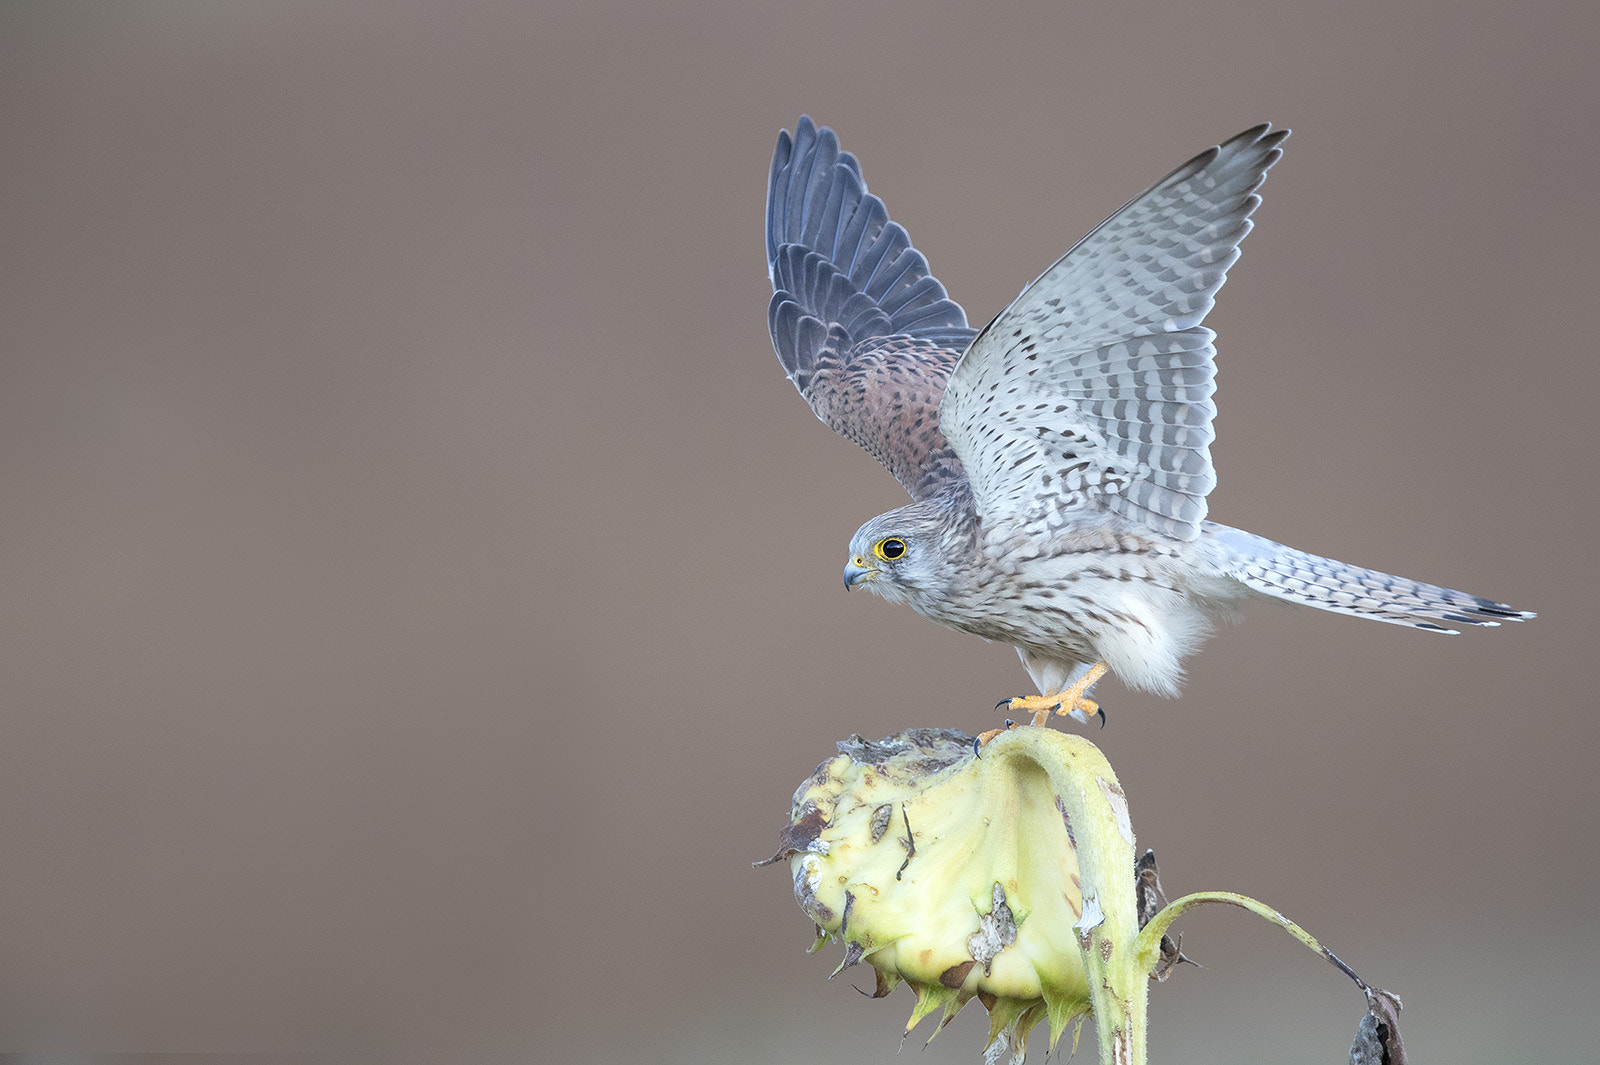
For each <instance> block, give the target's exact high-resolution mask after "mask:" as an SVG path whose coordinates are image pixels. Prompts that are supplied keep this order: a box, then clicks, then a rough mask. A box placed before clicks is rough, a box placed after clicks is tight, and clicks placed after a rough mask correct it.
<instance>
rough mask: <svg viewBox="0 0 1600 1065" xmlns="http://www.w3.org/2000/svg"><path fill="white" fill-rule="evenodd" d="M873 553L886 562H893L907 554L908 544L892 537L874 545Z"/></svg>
mask: <svg viewBox="0 0 1600 1065" xmlns="http://www.w3.org/2000/svg"><path fill="white" fill-rule="evenodd" d="M872 553H873V554H874V555H877V556H878V557H879V558H881V559H883V560H884V561H885V562H893V561H894V560H895V559H897V558H901V557H902V556H904V555H905V553H906V542H905V541H904V540H902V539H900V537H898V536H891V537H889V538H888V539H887V540H879V541H878V542H877V543H875V544H873V545H872Z"/></svg>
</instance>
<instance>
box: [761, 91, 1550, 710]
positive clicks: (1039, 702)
mask: <svg viewBox="0 0 1600 1065" xmlns="http://www.w3.org/2000/svg"><path fill="white" fill-rule="evenodd" d="M1288 135H1289V131H1288V130H1286V129H1285V130H1277V131H1271V132H1269V126H1268V125H1266V124H1263V125H1259V126H1256V127H1254V128H1253V129H1248V130H1245V131H1244V132H1243V133H1241V134H1239V135H1238V136H1237V137H1234V138H1233V139H1232V140H1230V141H1228V142H1227V143H1225V144H1222V145H1220V146H1218V147H1215V148H1210V149H1208V150H1206V151H1204V152H1201V153H1200V154H1199V155H1197V156H1195V157H1194V158H1193V159H1191V160H1189V161H1188V162H1187V163H1184V164H1183V165H1182V166H1180V167H1178V168H1177V169H1176V170H1174V171H1173V172H1172V173H1170V174H1168V175H1167V176H1166V177H1164V178H1162V179H1161V180H1160V181H1158V182H1157V183H1156V184H1155V185H1153V186H1151V187H1150V188H1149V189H1148V190H1146V191H1145V192H1142V193H1140V194H1139V195H1138V196H1136V197H1135V198H1134V199H1133V200H1131V201H1130V202H1129V203H1128V204H1127V205H1126V206H1124V207H1123V208H1122V209H1121V210H1120V211H1118V212H1117V213H1116V214H1114V215H1112V216H1111V217H1110V218H1108V219H1107V220H1106V221H1104V222H1102V223H1101V224H1100V225H1099V226H1097V227H1095V229H1094V230H1093V231H1092V232H1090V233H1089V235H1088V236H1086V237H1084V238H1083V239H1082V240H1080V241H1079V242H1078V243H1077V244H1076V245H1074V246H1073V248H1072V249H1071V250H1070V251H1068V252H1067V254H1066V255H1064V256H1062V257H1061V258H1060V259H1059V260H1057V261H1056V263H1055V265H1053V266H1051V267H1050V268H1049V269H1048V270H1046V271H1045V272H1044V274H1043V275H1042V276H1041V277H1039V278H1038V280H1036V281H1034V282H1033V283H1032V284H1030V285H1028V286H1027V287H1026V288H1025V289H1023V290H1022V293H1021V295H1019V296H1018V297H1017V298H1016V300H1015V301H1013V302H1012V304H1011V305H1010V306H1009V307H1007V308H1006V309H1005V310H1003V311H1001V312H1000V314H999V316H998V317H996V318H995V319H994V321H992V322H990V323H989V324H988V325H987V326H986V327H984V328H983V329H981V330H975V329H972V328H971V327H970V326H968V324H967V317H966V313H965V312H964V311H963V310H962V309H961V307H960V305H958V304H957V303H955V302H954V301H953V300H951V299H949V297H948V296H947V295H946V293H945V289H944V286H943V285H941V284H940V283H939V281H938V279H937V278H935V277H934V276H933V275H932V273H931V272H930V271H929V268H928V261H927V259H926V258H924V257H923V255H922V253H921V252H919V251H917V250H916V249H915V248H913V247H912V246H911V240H910V238H909V237H908V236H907V235H906V231H905V229H904V228H902V227H901V226H900V225H898V224H896V223H895V222H892V221H890V220H889V215H888V212H887V211H886V210H885V208H884V206H883V201H882V200H880V199H879V198H878V197H877V196H874V195H872V194H871V193H869V192H868V191H867V186H866V183H865V182H864V181H863V180H862V177H861V164H860V163H859V162H858V161H857V160H856V157H855V156H853V155H851V154H850V153H848V152H844V151H841V150H840V148H839V139H838V137H837V136H835V134H834V132H833V131H832V130H831V129H827V128H822V129H818V128H817V127H816V126H815V125H813V123H812V122H811V120H810V119H809V118H806V117H802V118H801V119H800V121H799V123H798V124H797V125H796V127H795V133H794V136H793V137H790V135H789V133H788V131H787V130H785V131H782V132H780V133H779V135H778V147H777V151H776V152H775V153H774V155H773V159H772V172H771V176H770V179H769V182H768V186H767V263H768V268H769V276H770V278H771V280H772V288H773V296H772V302H771V304H770V305H769V307H768V312H767V313H768V324H769V326H770V328H771V331H772V343H773V347H774V348H775V349H776V350H777V353H778V358H779V359H780V360H781V361H782V363H783V368H784V369H785V370H786V371H787V372H788V376H789V379H790V380H791V381H793V382H794V384H795V386H796V387H797V388H799V390H800V394H801V395H802V396H804V397H805V400H806V402H807V403H809V404H810V405H811V409H812V410H813V411H815V412H816V414H817V417H818V418H820V419H821V420H822V421H823V422H825V423H827V424H828V425H829V426H831V427H832V428H833V429H834V430H835V431H836V432H838V433H839V434H840V435H841V436H843V437H845V438H846V439H848V440H851V441H854V442H855V443H856V444H859V445H860V446H861V447H863V448H865V449H866V450H867V451H868V452H869V453H870V454H871V455H872V456H873V457H874V458H876V459H877V460H878V461H879V462H881V463H883V465H884V466H886V467H887V468H888V469H889V472H890V473H892V474H894V476H895V478H896V479H897V480H899V482H900V483H901V484H902V485H903V486H904V487H905V488H906V490H907V491H908V492H910V493H911V497H912V499H913V500H914V502H912V503H910V504H909V505H907V506H903V507H900V508H898V509H896V510H891V511H889V512H888V513H887V514H880V515H879V516H878V517H876V518H873V519H872V520H870V521H868V522H867V523H866V524H865V525H863V526H861V528H860V529H859V530H858V531H857V532H856V534H855V536H854V537H853V538H852V539H851V541H850V561H849V564H848V565H847V566H846V567H845V571H844V580H845V584H846V586H848V587H852V588H854V587H858V586H859V587H865V588H868V589H870V590H872V591H874V592H876V593H877V594H879V595H881V596H883V597H884V598H885V599H888V600H890V601H892V602H898V603H906V604H909V605H910V606H911V607H912V609H914V610H916V611H917V612H918V613H919V614H922V615H923V616H924V617H928V618H932V619H933V620H934V621H937V622H940V623H941V624H944V625H948V626H950V627H951V628H955V629H960V630H961V631H963V632H970V633H975V634H976V635H979V636H982V637H985V638H986V639H990V640H998V641H1002V642H1004V643H1008V644H1011V645H1013V646H1014V647H1016V649H1017V653H1018V654H1019V655H1020V656H1021V657H1022V663H1023V665H1024V666H1025V667H1026V668H1027V670H1028V674H1029V675H1030V676H1031V677H1032V679H1033V682H1034V684H1035V685H1036V686H1037V687H1038V689H1039V692H1040V694H1039V695H1037V696H1023V697H1018V698H1015V699H1012V700H1009V702H1008V704H1007V703H1002V705H1009V707H1010V708H1011V709H1013V710H1028V711H1033V712H1034V719H1033V722H1034V724H1043V723H1044V721H1045V720H1046V719H1047V718H1048V717H1049V715H1050V712H1051V711H1052V710H1054V711H1056V712H1058V713H1062V714H1068V713H1070V714H1073V716H1076V717H1079V718H1085V719H1086V717H1087V715H1088V714H1092V713H1094V712H1095V711H1096V710H1097V707H1096V705H1095V704H1094V703H1093V702H1091V701H1090V700H1089V699H1088V698H1086V696H1087V693H1088V691H1089V689H1090V687H1091V686H1092V685H1093V684H1094V683H1095V681H1097V680H1098V679H1099V678H1100V677H1101V676H1102V675H1104V674H1105V672H1106V671H1107V670H1108V669H1109V671H1110V672H1112V673H1114V674H1115V675H1116V676H1117V677H1118V678H1120V679H1121V680H1122V681H1123V682H1124V683H1126V684H1128V685H1129V686H1131V687H1133V688H1139V689H1144V690H1148V691H1154V692H1158V693H1160V694H1162V695H1168V696H1171V695H1175V694H1176V693H1177V690H1178V682H1179V680H1180V678H1181V677H1182V674H1183V670H1182V661H1183V659H1184V658H1185V656H1187V655H1188V654H1189V653H1190V652H1192V651H1193V650H1195V648H1196V646H1197V645H1198V644H1199V642H1200V641H1201V640H1202V639H1203V638H1204V637H1205V635H1206V634H1207V633H1208V632H1209V631H1210V628H1211V622H1212V621H1213V620H1214V619H1215V618H1217V617H1218V616H1220V615H1222V614H1224V613H1226V612H1228V611H1229V608H1230V607H1231V606H1232V605H1234V604H1235V603H1237V602H1238V601H1239V600H1243V599H1248V598H1253V597H1260V596H1272V597H1274V598H1278V599H1285V600H1288V601H1289V602H1292V603H1303V604H1306V605H1308V606H1314V607H1319V608H1321V609H1323V610H1332V611H1337V612H1339V613H1342V614H1351V615H1354V616H1355V617H1361V618H1373V619H1376V620H1378V621H1388V622H1393V623H1395V624H1400V625H1412V626H1415V627H1417V628H1419V629H1426V630H1428V631H1430V632H1447V633H1448V632H1455V631H1456V630H1454V629H1452V628H1449V627H1447V624H1465V625H1497V624H1499V623H1500V622H1501V621H1505V620H1512V621H1522V620H1524V619H1527V618H1531V617H1533V616H1534V615H1533V614H1531V613H1527V612H1524V611H1520V610H1513V609H1512V608H1511V607H1509V606H1507V605H1505V604H1504V603H1497V602H1495V601H1493V600H1491V599H1481V598H1479V597H1477V596H1474V595H1467V594H1466V593H1464V592H1457V591H1452V590H1450V589H1448V588H1439V587H1435V586H1434V585H1431V584H1420V583H1418V582H1416V581H1412V580H1407V579H1406V578H1403V577H1395V576H1391V575H1390V574H1387V573H1379V572H1377V571H1375V570H1369V569H1361V568H1360V567H1357V566H1351V565H1347V564H1345V563H1343V562H1336V561H1334V560H1333V559H1328V558H1319V557H1318V556H1316V555H1310V554H1306V553H1305V552H1303V551H1296V550H1294V549H1293V548H1289V547H1285V546H1283V545H1282V544H1277V543H1273V542H1272V541H1270V540H1266V539H1263V538H1262V537H1259V536H1256V535H1254V534H1252V533H1247V532H1244V531H1243V530H1240V529H1233V528H1229V527H1228V526H1226V525H1219V524H1217V523H1216V522H1213V521H1208V520H1206V495H1207V493H1209V492H1210V491H1211V489H1212V487H1213V486H1214V485H1215V483H1216V475H1215V472H1214V471H1213V469H1212V465H1211V454H1210V443H1211V441H1212V439H1213V436H1214V434H1213V431H1212V426H1211V422H1212V418H1213V417H1214V416H1215V414H1216V408H1215V406H1214V405H1213V404H1212V401H1211V396H1212V393H1213V391H1214V390H1215V385H1214V377H1215V372H1216V366H1215V363H1214V362H1213V361H1212V360H1213V356H1214V355H1215V348H1214V347H1213V346H1212V341H1213V340H1214V339H1215V336H1216V334H1215V333H1213V332H1212V331H1211V330H1210V329H1207V328H1205V327H1204V326H1203V325H1201V322H1202V321H1203V320H1204V319H1205V316H1206V313H1207V312H1208V311H1210V309H1211V307H1212V301H1213V298H1214V297H1215V295H1216V293H1217V290H1218V289H1220V288H1221V287H1222V283H1223V281H1224V280H1225V279H1226V277H1227V270H1228V267H1229V266H1231V265H1232V264H1233V263H1234V261H1235V260H1237V259H1238V258H1239V243H1240V242H1241V241H1242V240H1244V237H1245V235H1246V234H1247V233H1249V232H1250V229H1251V225H1252V223H1251V221H1250V215H1251V214H1252V213H1253V212H1254V211H1255V209H1256V207H1257V206H1258V205H1259V204H1260V202H1261V199H1260V197H1259V196H1257V195H1256V189H1258V188H1259V187H1260V186H1261V183H1262V181H1263V180H1264V179H1265V177H1266V172H1267V170H1268V168H1270V167H1271V166H1272V164H1273V163H1275V162H1277V160H1278V158H1279V156H1280V155H1281V154H1282V150H1281V148H1280V147H1279V145H1280V144H1281V143H1282V142H1283V140H1284V138H1285V137H1287V136H1288ZM1441 622H1443V623H1447V624H1441Z"/></svg>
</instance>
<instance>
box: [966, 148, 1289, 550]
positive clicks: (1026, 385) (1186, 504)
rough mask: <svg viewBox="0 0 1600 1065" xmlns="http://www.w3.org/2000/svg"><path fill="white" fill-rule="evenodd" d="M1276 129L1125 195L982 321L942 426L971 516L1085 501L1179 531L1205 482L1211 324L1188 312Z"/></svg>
mask: <svg viewBox="0 0 1600 1065" xmlns="http://www.w3.org/2000/svg"><path fill="white" fill-rule="evenodd" d="M1288 135H1289V131H1288V130H1286V129H1285V130H1278V131H1276V132H1272V133H1269V132H1268V126H1267V125H1265V124H1263V125H1260V126H1256V127H1255V128H1254V129H1248V130H1246V131H1245V132H1243V133H1241V134H1239V135H1238V136H1237V137H1235V138H1233V139H1232V140H1230V141H1228V142H1227V143H1226V144H1223V145H1221V146H1220V147H1216V148H1211V149H1209V150H1208V151H1205V152H1202V153H1201V154H1199V155H1197V156H1195V157H1194V158H1193V159H1191V160H1189V161H1188V162H1187V163H1185V164H1183V165H1182V166H1180V167H1179V168H1178V169H1176V170H1174V171H1173V172H1172V173H1171V174H1169V175H1167V176H1166V177H1165V178H1163V179H1162V180H1161V181H1160V182H1158V183H1157V184H1155V185H1154V186H1152V187H1151V188H1150V189H1148V190H1146V191H1145V192H1143V193H1141V194H1140V195H1139V196H1137V197H1135V198H1134V199H1133V200H1132V201H1130V202H1129V203H1128V204H1127V205H1126V206H1124V207H1123V208H1122V209H1121V210H1120V211H1118V212H1117V213H1116V214H1114V215H1112V216H1111V217H1110V218H1108V219H1106V220H1105V221H1104V222H1102V223H1100V225H1099V226H1097V227H1095V229H1094V230H1093V231H1092V232H1091V233H1090V234H1089V235H1088V236H1086V237H1084V238H1083V239H1082V240H1081V241H1079V242H1078V243H1077V244H1076V245H1075V246H1074V247H1073V248H1072V250H1071V251H1069V252H1067V254H1066V255H1064V256H1062V258H1061V259H1060V260H1058V261H1057V262H1056V264H1055V265H1054V266H1052V267H1050V269H1049V270H1047V271H1045V273H1044V275H1043V276H1042V277H1040V278H1039V279H1038V280H1037V281H1035V282H1034V283H1033V284H1031V285H1029V286H1028V287H1027V288H1025V289H1023V291H1022V294H1021V295H1019V296H1018V297H1017V298H1016V300H1015V301H1014V302H1013V303H1012V304H1011V306H1009V307H1007V308H1006V309H1005V310H1004V311H1002V312H1001V313H1000V315H999V317H997V318H996V319H995V320H994V321H992V322H990V323H989V325H988V326H987V327H985V328H984V330H983V331H982V333H981V334H980V335H979V336H978V338H977V339H976V340H975V341H973V344H972V347H971V348H970V349H969V350H968V351H967V353H966V356H965V357H964V358H963V359H962V361H961V364H960V365H959V366H957V367H956V369H955V371H954V373H953V374H952V376H951V378H950V382H949V386H948V388H947V389H946V392H945V397H944V403H943V409H942V424H943V427H944V432H945V435H946V436H947V437H948V438H949V441H950V444H951V446H952V447H953V448H954V450H955V452H956V454H957V455H958V456H960V458H961V461H962V462H963V463H964V464H965V466H966V472H967V476H968V477H969V479H970V480H971V482H972V491H973V500H974V503H975V504H976V506H977V508H978V513H979V515H980V516H981V517H982V518H983V520H984V521H985V522H986V523H992V524H1005V523H1018V522H1023V523H1027V524H1030V525H1037V526H1040V527H1045V528H1049V527H1053V526H1056V525H1060V524H1064V523H1067V522H1070V521H1072V520H1075V519H1080V518H1081V517H1083V516H1084V514H1085V512H1086V511H1088V512H1092V511H1093V510H1096V509H1098V510H1101V511H1105V512H1110V513H1112V514H1117V515H1120V516H1122V517H1125V518H1128V519H1130V520H1132V521H1134V522H1137V523H1139V524H1142V525H1144V526H1146V527H1148V528H1153V529H1156V530H1159V531H1160V532H1163V533H1165V534H1167V535H1169V536H1175V537H1178V538H1180V539H1185V540H1192V539H1194V538H1195V537H1196V536H1198V535H1199V530H1200V522H1201V521H1202V520H1203V519H1204V518H1205V515H1206V494H1207V493H1208V492H1210V491H1211V489H1212V487H1213V486H1214V485H1215V484H1216V474H1215V472H1214V471H1213V470H1212V466H1211V452H1210V444H1211V441H1212V439H1213V438H1214V433H1213V431H1212V427H1211V420H1212V418H1213V417H1214V416H1215V414H1216V407H1215V406H1214V405H1213V404H1212V402H1211V395H1212V392H1213V391H1215V384H1214V377H1215V374H1216V364H1215V363H1214V362H1213V361H1212V360H1213V356H1214V355H1215V354H1216V351H1215V348H1213V347H1212V341H1213V339H1215V337H1216V334H1215V333H1213V332H1212V331H1211V330H1209V329H1207V328H1205V327H1204V326H1202V325H1201V324H1200V322H1201V321H1202V320H1203V319H1204V318H1205V316H1206V313H1207V312H1208V311H1210V310H1211V306H1212V300H1213V297H1214V296H1215V295H1216V293H1217V290H1218V289H1220V288H1221V287H1222V283H1223V281H1224V280H1226V278H1227V271H1228V267H1229V266H1231V265H1233V263H1234V261H1235V260H1236V259H1238V257H1239V242H1240V241H1242V240H1243V239H1244V237H1245V234H1247V233H1249V232H1250V229H1251V222H1250V215H1251V213H1252V212H1254V211H1255V209H1256V207H1257V206H1259V205H1260V203H1261V198H1260V197H1259V196H1257V195H1255V193H1254V190H1255V189H1256V188H1258V187H1260V185H1261V182H1262V181H1263V180H1264V179H1265V177H1266V172H1267V169H1268V168H1269V167H1271V166H1272V164H1273V163H1275V162H1277V161H1278V158H1279V156H1281V155H1282V154H1283V153H1282V150H1281V149H1279V147H1278V144H1279V143H1280V142H1282V141H1283V139H1284V138H1285V137H1287V136H1288Z"/></svg>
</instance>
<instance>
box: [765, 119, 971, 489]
mask: <svg viewBox="0 0 1600 1065" xmlns="http://www.w3.org/2000/svg"><path fill="white" fill-rule="evenodd" d="M767 268H768V275H769V277H770V278H771V280H772V288H773V294H772V302H771V303H770V304H768V307H767V324H768V327H769V329H770V331H771V333H772V346H773V349H774V350H775V351H776V352H777V354H778V359H779V361H781V362H782V363H783V368H784V371H785V373H787V374H788V376H789V379H790V380H791V381H793V382H794V383H795V386H796V387H797V388H798V389H799V390H800V394H801V395H802V396H804V397H805V399H806V402H807V403H809V404H810V406H811V409H812V410H813V411H814V412H816V415H817V417H819V418H821V419H822V420H823V421H824V422H825V423H827V425H828V426H829V427H831V428H832V429H833V430H834V431H835V432H837V433H839V434H840V435H841V436H843V437H845V438H846V439H848V440H851V441H853V442H854V443H856V444H859V445H860V446H861V447H863V448H865V449H866V450H867V451H868V452H869V453H870V454H872V455H873V457H874V458H876V459H878V461H879V462H882V463H883V464H884V465H885V466H886V467H888V469H889V471H890V472H891V473H893V474H894V476H895V478H896V479H897V480H899V481H900V483H901V484H902V485H904V486H905V488H906V490H907V491H909V492H910V493H911V494H912V495H913V496H915V497H917V498H922V497H924V496H925V495H928V494H930V493H932V492H933V491H936V490H937V488H938V487H939V485H940V484H942V483H944V482H945V481H946V480H947V479H948V477H950V476H951V475H952V471H959V468H960V465H959V463H958V462H957V461H956V460H955V458H954V456H953V455H952V454H951V453H950V450H949V448H948V446H947V444H946V442H945V440H944V437H943V436H942V435H941V434H940V433H939V402H940V399H941V397H942V396H943V394H944V386H945V380H946V379H947V378H948V377H949V375H950V371H951V369H952V368H953V367H954V366H955V363H956V360H957V358H958V357H959V356H960V354H961V352H962V351H963V350H965V348H966V346H967V344H968V343H969V342H970V341H971V340H972V337H973V336H974V335H975V334H976V330H974V329H972V328H971V327H970V326H969V325H968V324H967V316H966V312H965V311H963V310H962V309H961V307H960V305H959V304H957V303H956V302H955V301H954V300H951V299H950V298H949V296H948V295H947V294H946V292H945V289H944V286H943V285H942V284H940V283H939V280H938V278H936V277H934V276H933V274H932V271H931V270H930V269H929V267H928V261H927V259H926V258H925V257H924V256H923V254H922V253H921V252H919V251H918V250H917V249H916V248H914V247H913V246H912V244H911V238H910V237H909V236H908V235H907V233H906V231H905V229H904V228H903V227H902V226H900V225H899V224H898V223H896V222H894V221H891V220H890V218H889V212H888V210H887V209H886V208H885V207H884V205H883V201H882V200H880V199H879V198H878V197H877V196H874V195H873V194H872V193H870V192H868V191H867V186H866V182H865V181H863V180H862V177H861V164H860V163H859V162H858V161H857V160H856V157H855V156H853V155H851V154H850V153H849V152H845V151H842V150H841V149H840V147H839V139H838V137H837V136H836V135H835V134H834V132H833V130H831V129H828V128H827V127H822V128H818V127H817V126H816V125H814V124H813V123H812V121H811V119H810V118H809V117H806V116H801V118H800V121H799V122H798V123H796V125H795V132H794V135H793V136H792V137H791V136H790V135H789V133H788V131H787V130H785V131H781V132H780V133H779V134H778V146H777V149H776V151H775V152H774V153H773V157H772V171H771V174H770V176H769V178H768V182H767Z"/></svg>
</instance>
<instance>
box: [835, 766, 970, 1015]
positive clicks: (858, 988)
mask: <svg viewBox="0 0 1600 1065" xmlns="http://www.w3.org/2000/svg"><path fill="white" fill-rule="evenodd" d="M980 743H981V741H980V740H979V739H978V737H976V736H974V737H972V757H974V758H982V757H983V752H982V751H980V750H978V747H979V745H980ZM857 990H860V989H859V988H857Z"/></svg>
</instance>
